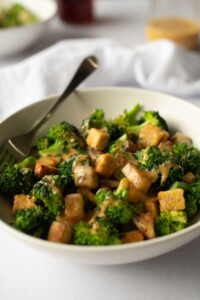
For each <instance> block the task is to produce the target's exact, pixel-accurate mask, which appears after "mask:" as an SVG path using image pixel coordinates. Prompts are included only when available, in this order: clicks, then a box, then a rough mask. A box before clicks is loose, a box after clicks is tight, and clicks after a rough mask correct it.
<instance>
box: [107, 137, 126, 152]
mask: <svg viewBox="0 0 200 300" xmlns="http://www.w3.org/2000/svg"><path fill="white" fill-rule="evenodd" d="M125 141H128V136H127V134H124V135H122V136H121V137H120V138H118V139H117V140H116V141H114V142H113V143H111V144H110V145H109V147H108V153H110V154H112V155H115V154H116V153H118V152H120V151H122V150H125V149H123V142H125Z"/></svg>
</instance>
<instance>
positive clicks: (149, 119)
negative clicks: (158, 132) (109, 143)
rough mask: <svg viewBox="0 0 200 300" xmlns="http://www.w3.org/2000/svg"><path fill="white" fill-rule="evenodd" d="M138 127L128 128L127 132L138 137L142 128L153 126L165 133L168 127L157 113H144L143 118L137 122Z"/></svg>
mask: <svg viewBox="0 0 200 300" xmlns="http://www.w3.org/2000/svg"><path fill="white" fill-rule="evenodd" d="M137 123H139V124H138V125H133V126H128V127H127V132H131V133H134V134H135V135H139V133H140V131H141V130H142V128H143V127H144V126H145V125H147V124H150V125H155V126H158V127H161V128H163V129H164V130H166V131H169V128H168V125H167V123H166V121H165V120H164V119H163V118H162V117H161V116H160V114H159V112H157V111H144V112H143V117H142V118H141V119H140V120H138V122H137Z"/></svg>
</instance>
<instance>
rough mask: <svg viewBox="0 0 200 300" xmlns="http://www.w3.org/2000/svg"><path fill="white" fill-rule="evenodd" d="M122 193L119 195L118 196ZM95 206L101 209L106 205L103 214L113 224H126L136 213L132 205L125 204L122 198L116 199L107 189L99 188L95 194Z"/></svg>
mask: <svg viewBox="0 0 200 300" xmlns="http://www.w3.org/2000/svg"><path fill="white" fill-rule="evenodd" d="M122 194H123V193H120V196H121V195H122ZM96 203H97V206H98V207H99V208H100V209H102V208H103V207H104V203H105V204H106V205H105V207H104V208H103V209H105V211H104V212H105V214H106V216H107V218H108V219H109V220H110V222H112V223H114V224H125V223H128V222H129V221H130V220H131V219H132V217H133V215H134V214H135V213H136V211H137V210H136V208H135V207H134V205H133V204H131V203H127V202H126V201H124V200H122V198H120V197H119V198H118V197H116V195H115V194H114V193H112V191H110V190H109V189H107V188H101V189H99V190H98V191H97V193H96Z"/></svg>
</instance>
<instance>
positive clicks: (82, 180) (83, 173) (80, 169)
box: [74, 166, 99, 189]
mask: <svg viewBox="0 0 200 300" xmlns="http://www.w3.org/2000/svg"><path fill="white" fill-rule="evenodd" d="M74 183H75V185H76V186H80V187H87V188H89V189H96V188H97V187H98V184H99V180H98V174H97V173H96V171H95V169H94V168H93V167H91V166H77V167H75V168H74Z"/></svg>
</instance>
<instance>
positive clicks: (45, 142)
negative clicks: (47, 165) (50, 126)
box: [37, 136, 52, 151]
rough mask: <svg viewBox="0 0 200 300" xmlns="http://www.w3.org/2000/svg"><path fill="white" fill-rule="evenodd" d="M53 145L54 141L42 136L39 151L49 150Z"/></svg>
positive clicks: (38, 146) (38, 143)
mask: <svg viewBox="0 0 200 300" xmlns="http://www.w3.org/2000/svg"><path fill="white" fill-rule="evenodd" d="M51 144H52V140H50V139H49V138H48V137H47V136H42V137H41V138H39V139H38V141H37V149H38V150H39V151H40V150H44V149H47V148H49V147H50V146H51Z"/></svg>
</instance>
